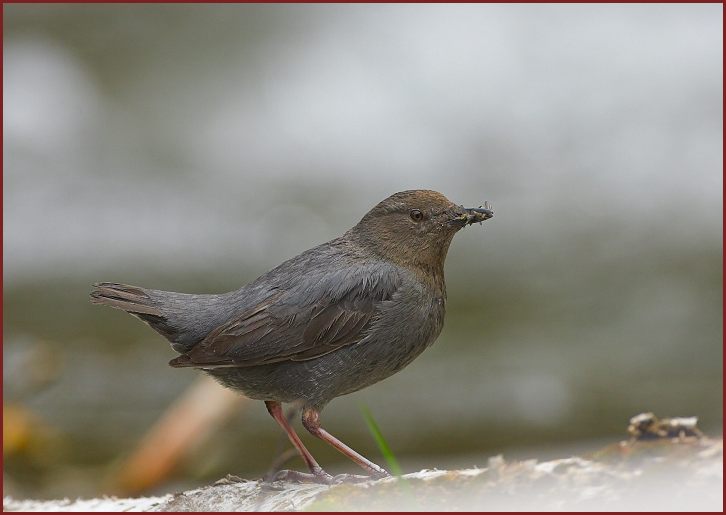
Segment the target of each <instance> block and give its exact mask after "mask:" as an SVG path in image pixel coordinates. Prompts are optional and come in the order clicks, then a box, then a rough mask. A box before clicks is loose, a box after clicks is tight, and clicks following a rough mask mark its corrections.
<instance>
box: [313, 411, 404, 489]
mask: <svg viewBox="0 0 726 515" xmlns="http://www.w3.org/2000/svg"><path fill="white" fill-rule="evenodd" d="M302 423H303V426H305V429H307V430H308V431H310V433H311V434H312V435H313V436H317V437H318V438H320V439H321V440H323V441H324V442H327V443H329V444H330V445H332V446H333V447H335V448H336V449H337V450H338V451H340V452H341V453H343V454H344V455H346V456H347V457H348V458H350V459H351V460H353V461H355V462H356V463H357V464H358V465H360V466H361V467H363V468H364V469H365V470H367V471H368V472H370V473H371V475H373V476H374V477H388V476H390V474H389V473H388V472H386V471H385V470H384V469H383V468H382V467H379V466H378V465H376V464H375V463H373V462H372V461H370V460H369V459H367V458H365V457H364V456H361V455H360V454H358V453H357V452H355V451H354V450H353V449H351V448H350V447H348V446H347V445H345V444H344V443H343V442H341V441H340V440H338V439H337V438H336V437H334V436H333V435H331V434H330V433H328V432H327V431H326V430H325V429H323V428H322V427H320V412H319V411H318V410H316V409H314V408H305V410H304V411H303V414H302Z"/></svg>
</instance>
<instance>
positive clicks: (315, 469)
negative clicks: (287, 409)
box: [265, 401, 333, 483]
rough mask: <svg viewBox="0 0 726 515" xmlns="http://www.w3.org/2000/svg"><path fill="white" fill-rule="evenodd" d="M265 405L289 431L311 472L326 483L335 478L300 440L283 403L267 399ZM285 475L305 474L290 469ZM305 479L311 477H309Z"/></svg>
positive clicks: (288, 433)
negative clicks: (283, 407)
mask: <svg viewBox="0 0 726 515" xmlns="http://www.w3.org/2000/svg"><path fill="white" fill-rule="evenodd" d="M265 406H267V411H269V412H270V415H272V418H274V419H275V420H276V421H277V423H278V424H280V427H282V429H284V430H285V433H287V437H288V438H289V439H290V442H291V443H292V444H293V445H294V446H295V448H296V449H297V452H299V453H300V456H301V457H302V459H303V460H304V461H305V464H306V465H307V466H308V469H310V472H311V473H312V474H313V476H314V477H315V478H316V479H317V480H321V481H323V482H326V483H329V482H331V481H332V479H333V478H332V476H330V474H328V473H327V472H325V471H324V470H323V468H322V467H321V466H320V465H318V462H317V461H315V458H313V455H312V454H310V451H308V450H307V449H306V448H305V446H304V445H303V443H302V441H301V440H300V437H299V436H298V435H297V433H296V432H295V430H294V429H293V428H292V426H291V425H290V423H289V422H288V421H287V417H285V414H284V413H283V412H282V404H280V403H279V402H275V401H265ZM284 476H285V477H287V478H291V479H297V478H302V477H304V476H305V475H304V474H300V473H294V472H292V471H288V472H287V473H286V474H284ZM305 479H309V477H308V478H305Z"/></svg>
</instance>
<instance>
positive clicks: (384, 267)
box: [91, 190, 494, 483]
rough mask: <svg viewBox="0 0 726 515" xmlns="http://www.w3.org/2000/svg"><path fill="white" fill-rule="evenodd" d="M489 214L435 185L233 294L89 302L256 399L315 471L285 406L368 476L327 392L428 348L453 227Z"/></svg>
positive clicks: (368, 378)
mask: <svg viewBox="0 0 726 515" xmlns="http://www.w3.org/2000/svg"><path fill="white" fill-rule="evenodd" d="M493 215H494V213H493V211H492V210H491V208H490V206H489V205H488V204H485V207H484V208H482V207H479V208H464V207H462V206H457V205H455V204H453V203H452V202H450V201H449V200H448V199H447V198H446V197H444V196H443V195H442V194H441V193H438V192H435V191H429V190H411V191H402V192H399V193H395V194H393V195H391V196H390V197H388V198H387V199H385V200H384V201H382V202H380V203H379V204H378V205H377V206H375V207H374V208H373V209H371V210H370V211H369V212H368V213H367V214H366V215H365V216H364V217H363V218H362V219H361V221H360V222H358V224H357V225H356V226H355V227H353V228H352V229H350V230H349V231H348V232H346V233H345V234H344V235H343V236H340V237H339V238H335V239H333V240H331V241H329V242H327V243H323V244H322V245H318V246H317V247H314V248H312V249H310V250H307V251H305V252H303V253H302V254H300V255H298V256H296V257H294V258H292V259H290V260H288V261H286V262H284V263H283V264H281V265H279V266H278V267H277V268H274V269H272V270H270V271H269V272H267V273H266V274H264V275H262V276H260V277H259V278H257V279H256V280H254V281H252V282H251V283H249V284H247V285H246V286H243V287H242V288H240V289H239V290H236V291H232V292H229V293H222V294H211V295H206V294H203V295H194V294H186V293H175V292H168V291H160V290H151V289H147V288H139V287H136V286H129V285H125V284H117V283H97V284H95V285H94V287H95V288H96V289H95V290H93V292H92V293H91V302H93V303H95V304H105V305H107V306H111V307H114V308H118V309H122V310H124V311H126V312H128V313H130V314H132V315H134V316H136V317H138V318H140V319H141V320H143V321H144V322H146V323H147V324H149V325H150V326H151V328H152V329H154V330H156V331H157V332H158V333H160V334H161V335H162V336H164V337H165V338H166V339H167V340H169V341H170V342H171V346H172V348H173V349H174V350H175V351H177V352H178V353H180V356H178V357H177V358H175V359H173V360H171V362H170V363H169V364H170V365H171V366H172V367H194V368H199V369H202V370H204V371H205V372H207V373H208V374H209V375H211V376H212V377H214V378H215V379H216V380H217V381H219V382H220V383H221V384H223V385H224V386H227V387H229V388H232V389H234V390H239V391H241V392H242V393H244V394H245V395H246V396H247V397H250V398H252V399H259V400H262V401H265V404H266V406H267V410H268V411H269V412H270V414H271V415H272V416H273V417H274V419H275V420H276V421H277V423H278V424H280V426H281V427H282V428H283V429H284V430H285V432H286V433H287V436H288V437H289V438H290V441H291V442H292V444H293V445H294V446H295V447H296V448H297V450H298V452H299V453H300V455H301V456H302V458H303V460H304V461H305V463H306V464H307V466H308V468H309V469H310V472H311V473H312V475H309V474H301V473H297V472H292V471H283V474H282V475H281V476H280V477H286V478H297V479H302V478H305V479H312V480H314V481H319V482H327V483H329V482H332V481H333V478H332V477H331V476H330V475H329V474H327V473H326V472H325V471H324V470H323V469H322V468H321V467H320V465H318V462H317V461H315V458H313V456H312V455H311V454H310V452H309V451H308V450H307V449H306V448H305V446H304V445H303V443H302V441H301V440H300V437H299V436H298V435H297V434H296V433H295V430H294V429H293V428H292V426H290V424H289V423H288V421H287V419H286V417H285V416H284V415H283V412H282V403H287V402H290V403H296V404H297V405H299V406H300V407H301V408H302V423H303V426H304V427H305V429H307V430H308V431H309V432H310V433H312V434H313V435H314V436H316V437H318V438H320V439H321V440H324V441H326V442H327V443H329V444H330V445H332V446H333V447H335V448H336V449H337V450H338V451H340V452H341V453H343V454H345V455H346V456H348V457H349V458H350V459H352V460H353V461H355V462H356V463H357V464H358V465H360V466H361V467H363V468H364V469H366V470H367V471H368V472H369V473H371V474H372V475H373V476H375V477H382V476H387V475H388V472H386V471H385V470H384V469H383V468H382V467H379V466H378V465H376V464H375V463H373V462H371V461H370V460H368V459H366V458H365V457H363V456H361V455H360V454H358V453H357V452H355V451H354V450H353V449H351V448H350V447H348V446H347V445H345V444H344V443H343V442H341V441H340V440H338V439H337V438H335V437H334V436H332V435H331V434H330V433H328V432H327V431H326V430H325V429H323V428H322V427H321V426H320V411H321V409H322V408H323V407H324V406H325V405H326V404H327V403H328V402H330V401H331V400H332V399H334V398H335V397H338V396H340V395H345V394H347V393H351V392H355V391H357V390H360V389H361V388H365V387H366V386H369V385H372V384H374V383H377V382H378V381H381V380H382V379H385V378H387V377H389V376H390V375H392V374H395V373H396V372H398V371H399V370H401V369H402V368H403V367H405V366H406V365H408V364H409V363H410V362H411V361H413V359H414V358H416V357H417V356H418V355H419V354H421V352H423V350H424V349H426V348H427V347H428V346H429V345H431V344H432V343H433V342H434V340H436V338H437V337H438V335H439V333H440V332H441V328H442V327H443V324H444V307H445V303H446V285H445V284H444V259H445V258H446V253H447V251H448V249H449V244H450V243H451V239H452V238H453V236H454V234H456V232H457V231H459V229H461V228H463V227H465V226H467V225H470V224H473V223H475V222H482V221H484V220H487V219H489V218H491V217H492V216H493Z"/></svg>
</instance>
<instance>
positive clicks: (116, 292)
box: [91, 283, 162, 317]
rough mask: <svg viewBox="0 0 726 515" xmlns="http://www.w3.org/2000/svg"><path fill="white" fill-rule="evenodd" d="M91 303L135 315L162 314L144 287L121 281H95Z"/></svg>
mask: <svg viewBox="0 0 726 515" xmlns="http://www.w3.org/2000/svg"><path fill="white" fill-rule="evenodd" d="M93 287H94V288H95V289H94V290H93V291H92V292H91V303H92V304H102V305H104V306H111V307H112V308H117V309H122V310H124V311H126V312H127V313H131V314H133V315H152V316H158V317H160V316H162V314H161V309H160V308H159V306H157V305H155V304H156V303H155V302H154V301H153V300H152V299H151V296H149V294H148V293H147V292H146V290H144V289H143V288H139V287H137V286H129V285H128V284H119V283H95V284H94V285H93Z"/></svg>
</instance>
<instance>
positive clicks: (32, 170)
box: [3, 4, 723, 497]
mask: <svg viewBox="0 0 726 515" xmlns="http://www.w3.org/2000/svg"><path fill="white" fill-rule="evenodd" d="M3 10H4V26H3V31H4V39H3V46H4V49H3V52H4V55H3V58H4V70H3V110H4V117H3V132H4V139H3V144H4V153H3V165H4V175H3V186H4V195H3V243H4V255H3V259H4V268H3V281H4V284H3V286H4V288H3V304H4V311H3V339H4V349H3V358H4V362H3V387H4V388H3V403H4V404H3V406H4V426H3V427H4V435H3V436H4V439H3V443H4V448H3V452H4V457H5V463H4V464H5V467H4V483H5V493H7V494H12V495H14V496H16V497H24V496H32V497H58V496H67V497H73V496H75V495H95V494H98V493H99V492H113V491H119V488H120V487H119V479H118V477H119V474H121V472H120V471H121V470H124V468H125V467H128V466H129V464H128V461H127V460H128V457H129V456H130V455H132V454H133V453H134V452H135V449H138V446H139V445H140V444H139V442H140V441H141V440H142V439H143V438H144V435H146V434H147V432H148V431H149V429H150V427H152V426H153V425H154V423H155V422H156V421H157V420H158V419H159V418H160V417H161V416H162V413H164V412H165V411H166V410H167V409H168V408H169V406H170V405H172V403H174V402H175V400H176V399H178V398H179V396H180V395H183V392H185V390H186V389H187V388H188V387H192V386H190V385H192V384H197V386H193V387H192V388H196V389H197V390H195V391H197V392H198V391H199V390H198V389H199V386H198V383H196V381H198V379H199V377H200V375H201V374H199V373H198V372H195V371H192V370H174V369H171V368H169V367H168V366H167V364H166V363H167V361H168V360H169V359H170V358H172V357H173V356H174V353H173V352H172V351H171V350H170V349H169V347H168V345H167V344H166V342H165V341H164V340H163V339H162V338H161V337H160V336H158V335H157V334H156V333H154V332H153V331H151V330H150V329H149V328H147V327H146V326H145V325H143V324H141V323H140V322H138V321H136V320H134V319H133V318H131V317H129V316H128V315H125V314H123V313H121V312H117V311H114V310H110V309H104V308H99V307H96V306H91V305H90V304H89V302H88V292H89V290H90V284H91V283H92V282H94V281H99V280H105V281H118V282H126V283H131V284H139V285H143V286H146V287H152V288H157V289H167V290H176V291H185V292H220V291H228V290H231V289H236V288H237V287H239V286H241V285H242V284H244V283H245V282H247V281H250V280H252V279H254V278H255V277H257V276H258V275H259V274H261V273H262V272H265V271H266V270H268V269H269V268H271V267H272V266H274V265H277V264H279V263H280V262H282V261H283V260H285V259H286V258H289V257H291V256H293V255H295V254H297V253H299V252H301V251H303V250H305V249H307V248H309V247H311V246H313V245H315V244H318V243H322V242H324V241H326V240H328V239H331V238H333V237H335V236H337V235H339V234H340V233H342V232H343V231H344V230H346V229H347V228H349V227H350V226H352V225H353V224H354V223H356V222H357V221H358V220H359V219H360V217H361V216H362V215H363V214H364V213H365V212H366V211H367V210H368V209H369V208H370V207H372V206H373V205H374V204H375V203H377V202H378V201H380V200H382V199H383V198H385V197H386V196H388V195H389V194H391V193H393V192H396V191H400V190H404V189H411V188H430V189H435V190H438V191H441V192H443V193H444V194H445V195H447V196H448V197H449V198H450V199H452V200H454V201H455V202H457V203H463V204H475V205H478V204H480V203H483V201H484V200H489V201H491V202H492V203H493V204H494V207H495V209H496V217H495V218H494V219H493V220H491V221H490V222H487V223H486V224H484V226H483V227H479V226H474V227H472V228H470V229H467V230H466V231H463V232H462V233H461V234H459V235H458V236H457V237H456V239H455V240H454V242H453V245H452V248H451V250H450V252H449V257H448V261H447V268H446V273H447V281H448V296H449V302H448V314H447V320H446V327H445V328H444V331H443V334H442V335H441V337H440V338H439V341H438V342H437V343H436V345H434V346H433V347H432V348H431V349H430V350H428V351H427V352H426V353H424V354H423V355H422V356H421V357H420V358H419V359H418V360H417V361H416V362H414V363H413V364H412V365H411V366H410V367H408V368H407V369H406V370H405V371H403V372H401V373H399V374H398V375H396V376H394V377H392V378H390V379H388V380H386V381H384V382H383V383H380V384H378V385H375V386H373V387H371V388H368V389H367V390H364V391H362V392H358V393H356V394H353V395H350V396H347V397H343V398H340V399H338V400H336V401H334V402H333V403H332V404H331V405H330V406H329V407H328V408H327V410H326V411H325V418H324V420H325V423H326V425H327V428H328V429H329V430H330V431H331V432H332V433H333V434H336V435H337V436H339V437H340V438H342V439H343V440H345V441H346V442H347V443H349V444H350V445H351V446H352V447H354V448H356V449H358V450H360V451H361V452H363V453H364V454H367V455H369V456H370V457H371V458H373V459H374V460H377V461H382V460H381V456H380V453H379V451H378V449H377V447H376V444H375V442H374V440H373V438H372V437H371V435H370V434H369V433H368V430H367V429H366V425H365V422H364V419H363V415H362V413H361V406H368V408H369V409H370V410H371V412H372V413H373V416H374V417H375V419H376V421H377V423H378V425H379V426H380V427H381V430H382V432H383V434H384V436H385V437H386V438H387V440H388V443H389V444H390V446H391V447H392V449H393V452H394V453H395V455H396V457H397V458H398V460H399V461H400V462H401V464H402V466H403V468H404V470H405V471H413V470H418V469H420V468H422V467H439V468H444V467H455V466H473V465H484V464H486V460H487V458H488V457H490V456H492V455H495V454H498V453H504V455H505V456H506V457H508V458H516V457H538V458H545V457H547V456H550V455H562V454H563V452H570V451H572V450H573V449H577V448H578V447H582V448H595V447H596V446H597V445H598V444H599V442H612V441H615V440H617V439H620V438H622V437H624V428H625V425H626V423H627V419H628V418H629V417H630V416H632V415H634V414H636V413H638V412H641V411H654V412H656V413H657V414H658V415H661V416H668V415H698V416H699V417H700V422H701V427H702V429H703V430H704V431H705V432H706V433H710V434H718V433H720V432H721V429H722V428H721V420H722V347H721V342H722V308H723V302H722V268H721V265H722V215H721V213H722V191H723V183H722V167H723V156H722V140H723V125H722V122H723V120H722V112H723V106H722V98H723V97H722V89H723V82H722V76H723V75H722V73H723V69H722V62H723V55H722V48H723V26H722V14H723V12H722V6H721V5H587V6H585V5H566V6H563V5H549V6H546V5H519V6H516V5H507V6H502V5H450V6H438V5H425V6H402V5H398V6H382V5H358V6H352V5H348V6H345V5H335V6H334V5H308V6H295V5H265V6H260V5H96V6H93V5H12V4H10V5H5V6H3ZM204 388H206V389H203V392H204V395H202V397H203V398H204V399H205V400H204V401H202V403H201V404H202V405H206V406H213V405H214V403H215V402H220V403H221V404H224V405H225V406H227V407H226V408H225V410H226V411H225V414H224V416H219V417H216V418H215V420H214V423H212V424H211V425H209V426H208V427H211V430H210V431H209V432H208V434H206V435H205V434H203V433H204V431H203V430H202V429H200V430H199V434H198V435H196V436H199V438H193V437H194V436H195V435H191V437H192V438H190V439H189V440H188V442H190V443H189V444H188V445H189V446H190V447H191V449H190V450H189V451H188V452H183V453H181V455H182V458H180V462H179V466H177V467H176V468H174V470H173V471H170V473H169V474H168V475H167V476H165V480H164V481H163V482H160V483H157V484H156V485H155V486H153V487H152V488H151V491H159V492H166V491H170V490H172V489H178V488H183V487H188V486H192V485H198V484H205V483H209V482H211V481H213V480H215V479H218V478H219V477H221V476H223V475H224V474H226V473H234V474H237V475H239V476H243V477H250V478H254V477H260V476H261V475H262V474H264V473H265V471H266V470H267V468H268V467H269V466H270V464H271V462H272V460H273V458H274V457H275V456H276V455H277V453H278V452H279V450H280V449H281V448H284V446H283V447H280V446H281V440H280V430H279V428H278V427H277V426H276V425H275V423H274V422H273V421H272V419H270V417H269V416H268V414H267V413H266V411H265V409H264V406H263V405H262V404H261V403H251V402H248V403H245V402H244V401H243V400H239V401H237V400H233V401H232V402H231V403H229V402H228V401H227V400H225V401H219V399H223V398H225V397H224V394H220V393H217V387H216V386H215V387H211V388H210V387H204ZM218 390H219V391H222V390H221V387H220V388H219V389H218ZM187 395H188V394H187ZM212 398H215V399H217V401H214V400H213V399H212ZM225 399H228V398H225ZM188 402H189V401H187V403H188ZM185 405H186V404H185ZM189 405H192V406H193V405H194V402H191V404H189ZM197 405H199V403H197ZM223 411H224V410H223ZM195 416H196V415H195ZM172 422H173V423H172V424H171V425H172V427H176V428H180V427H181V428H183V427H184V425H185V423H186V419H185V418H184V417H181V419H174V420H172ZM203 426H204V427H207V425H206V424H203ZM167 429H168V428H167ZM191 432H193V433H195V432H196V429H195V430H194V431H191ZM187 436H189V435H187ZM147 438H148V436H147ZM303 438H304V439H305V441H306V442H309V444H310V448H311V450H312V451H313V452H314V453H315V454H316V455H317V456H318V457H319V460H320V461H321V463H323V464H324V465H326V466H327V467H328V468H330V469H331V471H334V472H339V471H350V472H353V471H354V470H355V466H354V465H352V464H350V463H349V462H347V461H346V460H345V458H343V457H342V456H339V455H338V454H337V453H335V452H334V451H333V450H330V449H328V448H327V447H326V446H325V445H324V444H322V443H320V442H315V441H312V438H308V437H307V436H304V437H303ZM186 442H187V441H186V440H185V443H184V446H186V445H187V443H186ZM152 447H153V445H152ZM153 461H155V460H153V459H147V460H146V463H147V464H148V466H151V465H152V462H153ZM141 463H144V460H142V462H141ZM288 466H293V467H300V466H301V465H300V463H298V462H295V461H293V462H291V463H290V464H289V465H288Z"/></svg>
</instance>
